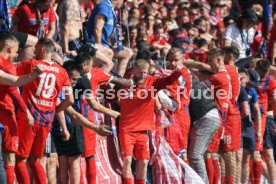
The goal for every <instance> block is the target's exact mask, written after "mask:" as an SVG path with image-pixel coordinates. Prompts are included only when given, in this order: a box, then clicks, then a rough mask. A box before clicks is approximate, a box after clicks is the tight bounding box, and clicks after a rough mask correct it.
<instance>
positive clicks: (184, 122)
mask: <svg viewBox="0 0 276 184" xmlns="http://www.w3.org/2000/svg"><path fill="white" fill-rule="evenodd" d="M167 57H168V61H169V67H170V69H173V70H175V69H177V68H179V67H182V68H183V69H182V70H185V72H183V75H182V76H180V77H179V79H178V80H177V81H175V82H174V83H173V84H172V85H170V86H168V87H167V89H168V92H169V93H170V95H171V96H172V97H173V99H175V100H176V101H177V102H178V106H179V108H178V109H177V110H176V112H175V113H176V116H177V121H178V123H179V125H180V127H181V132H182V137H183V142H182V143H180V144H181V145H179V146H180V148H181V150H180V153H181V156H182V158H183V160H184V161H186V162H187V146H188V134H189V129H190V115H189V110H188V106H189V102H190V91H191V88H192V77H191V74H190V71H189V69H188V68H186V67H184V65H183V62H182V61H183V54H182V51H181V50H180V49H178V48H171V49H170V50H169V53H168V56H167ZM172 126H173V125H172ZM168 129H170V127H168ZM172 131H173V130H172ZM166 140H167V141H168V143H169V144H170V145H171V144H175V142H176V141H175V140H168V138H166ZM180 153H176V154H180Z"/></svg>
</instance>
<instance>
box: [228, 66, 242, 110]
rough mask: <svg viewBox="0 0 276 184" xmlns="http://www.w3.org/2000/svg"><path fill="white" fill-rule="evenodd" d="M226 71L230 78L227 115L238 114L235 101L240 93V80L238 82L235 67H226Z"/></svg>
mask: <svg viewBox="0 0 276 184" xmlns="http://www.w3.org/2000/svg"><path fill="white" fill-rule="evenodd" d="M225 68H226V70H227V72H228V75H229V76H230V82H231V85H230V90H229V92H230V94H229V101H230V103H229V111H230V112H229V113H235V114H236V113H237V114H239V110H238V106H237V100H238V97H239V93H240V80H239V73H238V70H237V68H236V67H235V66H231V65H226V67H225Z"/></svg>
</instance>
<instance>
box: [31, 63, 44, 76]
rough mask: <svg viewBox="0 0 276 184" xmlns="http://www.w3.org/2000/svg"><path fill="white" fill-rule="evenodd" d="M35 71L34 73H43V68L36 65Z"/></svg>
mask: <svg viewBox="0 0 276 184" xmlns="http://www.w3.org/2000/svg"><path fill="white" fill-rule="evenodd" d="M33 72H34V73H37V74H38V75H40V74H42V73H43V68H42V67H40V66H38V65H36V66H35V67H34V68H33Z"/></svg>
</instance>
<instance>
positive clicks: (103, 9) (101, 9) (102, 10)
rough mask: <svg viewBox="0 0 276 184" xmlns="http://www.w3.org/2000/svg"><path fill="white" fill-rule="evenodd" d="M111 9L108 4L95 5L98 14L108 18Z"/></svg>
mask: <svg viewBox="0 0 276 184" xmlns="http://www.w3.org/2000/svg"><path fill="white" fill-rule="evenodd" d="M109 11H110V7H109V6H108V5H107V4H102V3H101V4H98V5H97V6H96V7H95V14H96V15H103V16H104V17H105V18H106V19H107V18H108V12H109Z"/></svg>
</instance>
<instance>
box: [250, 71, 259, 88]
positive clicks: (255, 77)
mask: <svg viewBox="0 0 276 184" xmlns="http://www.w3.org/2000/svg"><path fill="white" fill-rule="evenodd" d="M248 75H249V83H250V84H251V85H252V86H254V87H259V86H260V75H259V74H258V72H256V71H255V70H248Z"/></svg>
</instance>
